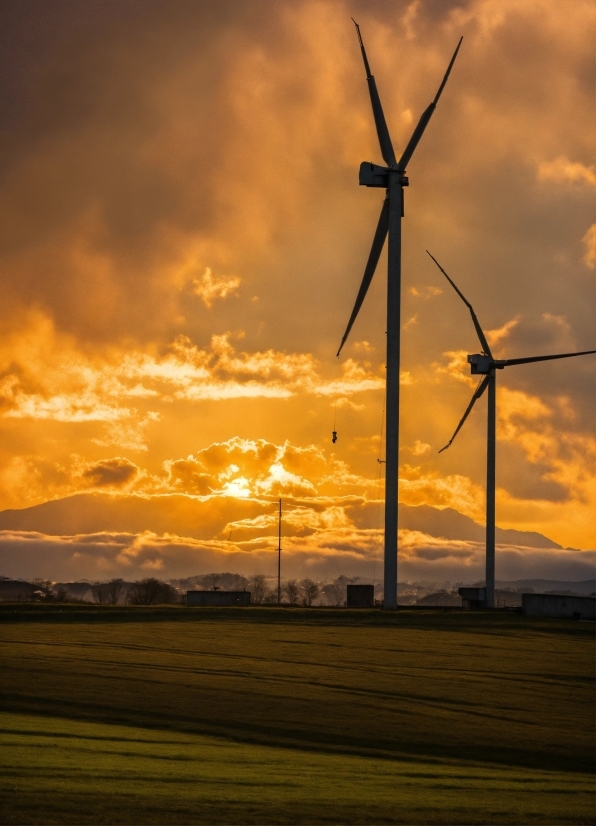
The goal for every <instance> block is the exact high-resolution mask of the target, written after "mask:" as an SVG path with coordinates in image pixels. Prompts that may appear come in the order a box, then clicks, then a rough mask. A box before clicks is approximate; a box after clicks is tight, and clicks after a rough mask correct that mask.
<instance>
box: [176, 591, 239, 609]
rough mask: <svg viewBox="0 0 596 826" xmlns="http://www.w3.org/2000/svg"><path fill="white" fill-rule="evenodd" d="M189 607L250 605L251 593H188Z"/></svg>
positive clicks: (187, 602) (187, 601)
mask: <svg viewBox="0 0 596 826" xmlns="http://www.w3.org/2000/svg"><path fill="white" fill-rule="evenodd" d="M186 604H187V605H199V606H207V605H216V606H225V605H250V591H187V592H186Z"/></svg>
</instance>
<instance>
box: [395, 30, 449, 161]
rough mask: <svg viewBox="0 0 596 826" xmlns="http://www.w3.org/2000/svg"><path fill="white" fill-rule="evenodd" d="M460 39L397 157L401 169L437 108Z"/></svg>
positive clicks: (412, 152) (408, 159)
mask: <svg viewBox="0 0 596 826" xmlns="http://www.w3.org/2000/svg"><path fill="white" fill-rule="evenodd" d="M462 40H463V37H460V39H459V43H458V44H457V48H456V49H455V52H454V53H453V57H452V58H451V61H450V63H449V66H448V67H447V71H446V72H445V76H444V77H443V81H442V83H441V85H440V86H439V91H438V92H437V94H436V95H435V99H434V100H433V102H432V103H431V104H429V105H428V106H427V107H426V109H425V110H424V112H423V113H422V115H421V116H420V120H419V121H418V123H417V125H416V128H415V129H414V131H413V133H412V137H411V138H410V140H409V141H408V145H407V146H406V148H405V149H404V153H403V155H402V156H401V158H400V159H399V163H398V167H399V169H401V170H402V171H405V169H406V167H407V166H408V163H409V162H410V158H411V157H412V155H413V154H414V151H415V149H416V147H417V146H418V143H419V142H420V138H421V137H422V135H423V134H424V130H425V129H426V127H427V126H428V122H429V120H430V119H431V117H432V115H433V112H434V111H435V109H436V108H437V103H438V102H439V98H440V97H441V92H442V91H443V89H444V88H445V84H446V83H447V80H448V78H449V75H450V74H451V69H452V68H453V64H454V63H455V58H456V57H457V53H458V52H459V47H460V46H461V42H462Z"/></svg>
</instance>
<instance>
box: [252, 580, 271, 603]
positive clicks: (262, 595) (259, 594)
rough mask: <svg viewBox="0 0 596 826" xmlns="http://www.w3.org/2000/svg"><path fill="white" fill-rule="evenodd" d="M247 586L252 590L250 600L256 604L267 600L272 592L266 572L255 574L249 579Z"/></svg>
mask: <svg viewBox="0 0 596 826" xmlns="http://www.w3.org/2000/svg"><path fill="white" fill-rule="evenodd" d="M247 588H248V590H249V591H250V601H251V602H254V603H255V605H261V604H262V603H263V602H265V600H266V599H267V596H268V594H269V593H270V589H269V586H268V585H267V577H266V576H265V575H264V574H253V575H252V576H251V577H250V578H249V580H248V585H247Z"/></svg>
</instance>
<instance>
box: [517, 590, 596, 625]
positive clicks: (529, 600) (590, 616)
mask: <svg viewBox="0 0 596 826" xmlns="http://www.w3.org/2000/svg"><path fill="white" fill-rule="evenodd" d="M595 610H596V598H595V597H576V596H569V595H567V594H522V613H523V614H524V616H526V617H559V618H568V619H577V620H580V619H583V620H594V619H595V618H596V613H595Z"/></svg>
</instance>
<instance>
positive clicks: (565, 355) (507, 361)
mask: <svg viewBox="0 0 596 826" xmlns="http://www.w3.org/2000/svg"><path fill="white" fill-rule="evenodd" d="M590 353H596V350H582V352H581V353H558V354H557V355H556V356H532V357H530V358H527V359H503V366H504V367H510V366H511V365H512V364H530V363H531V362H534V361H551V359H569V358H573V356H588V355H590Z"/></svg>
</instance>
